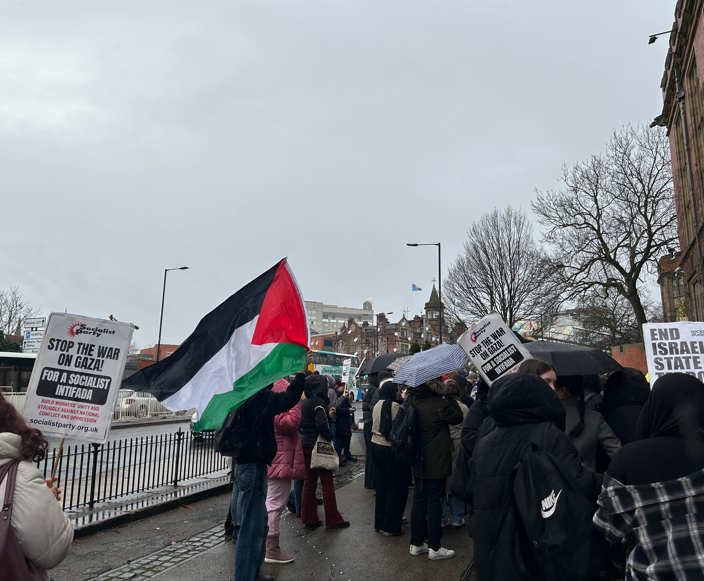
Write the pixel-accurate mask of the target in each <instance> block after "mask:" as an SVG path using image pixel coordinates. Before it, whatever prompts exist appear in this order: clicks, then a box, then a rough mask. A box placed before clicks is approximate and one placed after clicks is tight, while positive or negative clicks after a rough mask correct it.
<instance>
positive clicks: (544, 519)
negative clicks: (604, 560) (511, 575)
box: [511, 424, 596, 580]
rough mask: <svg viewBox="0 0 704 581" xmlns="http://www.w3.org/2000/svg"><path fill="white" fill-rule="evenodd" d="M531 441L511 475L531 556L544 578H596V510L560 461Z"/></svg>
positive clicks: (515, 498) (517, 506)
mask: <svg viewBox="0 0 704 581" xmlns="http://www.w3.org/2000/svg"><path fill="white" fill-rule="evenodd" d="M549 427H550V424H545V426H544V430H543V432H542V442H541V444H537V443H536V442H534V441H531V445H530V447H529V449H528V452H527V453H526V455H525V456H524V457H523V458H522V459H521V460H520V461H519V463H518V464H517V465H516V467H515V468H514V470H513V473H512V476H511V485H512V489H513V500H514V502H515V505H514V506H515V509H516V512H517V517H518V520H519V524H520V523H522V524H523V527H522V528H523V530H522V533H523V536H524V542H525V541H527V545H528V546H527V547H525V549H526V552H530V554H532V556H533V558H534V560H535V564H536V565H537V567H538V569H539V570H540V576H541V578H543V579H556V580H557V579H590V578H593V577H594V567H595V566H596V564H595V563H594V562H593V547H594V541H593V535H594V526H593V525H592V516H593V515H594V512H595V507H594V506H593V505H592V503H591V502H590V501H589V500H588V499H587V498H586V497H585V496H584V495H583V494H582V493H581V492H580V491H579V490H578V489H577V487H576V486H575V484H574V481H573V480H572V478H571V477H570V475H569V474H567V472H566V471H565V469H564V467H563V466H562V463H561V462H560V461H559V460H558V459H557V458H555V456H553V455H552V454H551V453H549V452H546V451H545V448H546V446H545V442H546V437H547V431H548V429H549Z"/></svg>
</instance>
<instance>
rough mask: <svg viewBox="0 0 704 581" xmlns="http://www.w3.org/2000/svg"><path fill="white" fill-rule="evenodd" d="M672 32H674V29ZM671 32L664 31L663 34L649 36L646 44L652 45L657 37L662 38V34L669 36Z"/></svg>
mask: <svg viewBox="0 0 704 581" xmlns="http://www.w3.org/2000/svg"><path fill="white" fill-rule="evenodd" d="M672 30H674V28H673V29H672ZM672 30H666V31H665V32H658V33H657V34H651V35H650V36H649V37H648V44H653V43H654V42H655V41H656V40H657V39H658V36H662V35H663V34H670V33H671V32H672Z"/></svg>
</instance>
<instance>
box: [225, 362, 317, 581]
mask: <svg viewBox="0 0 704 581" xmlns="http://www.w3.org/2000/svg"><path fill="white" fill-rule="evenodd" d="M309 353H310V352H309ZM309 359H310V358H308V360H307V363H310V360H309ZM305 382H306V376H305V367H304V368H303V369H302V370H301V371H300V372H299V373H297V374H296V376H295V378H294V379H293V381H292V382H291V383H290V384H289V386H288V387H287V388H286V391H283V392H274V391H272V389H271V388H272V387H273V385H271V386H267V387H266V388H265V389H263V390H261V391H259V392H257V393H256V394H254V395H253V396H252V397H250V398H249V399H248V400H247V401H246V402H244V404H242V412H241V416H242V418H244V419H245V420H246V422H247V425H248V427H249V428H250V430H251V432H250V436H248V440H249V441H251V442H255V444H254V445H253V446H251V447H249V448H248V449H243V450H242V452H241V453H240V455H239V457H238V458H236V459H235V462H236V464H235V477H236V479H237V484H238V485H239V488H240V503H241V506H242V524H241V525H240V534H239V536H238V537H237V554H236V556H235V581H266V580H268V579H271V577H267V576H264V575H260V574H259V567H260V566H261V563H262V559H263V558H264V554H265V551H266V546H265V545H266V539H267V534H268V532H269V526H268V523H267V519H268V512H267V510H266V496H267V484H268V474H267V472H268V471H267V467H268V466H271V462H272V460H273V459H274V457H275V456H276V436H275V435H274V418H275V417H276V416H277V415H279V414H282V413H284V412H287V411H288V410H290V409H291V408H293V407H294V406H295V405H296V404H297V403H298V402H299V401H301V395H302V394H303V388H304V387H305Z"/></svg>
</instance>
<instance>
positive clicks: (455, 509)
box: [442, 494, 464, 523]
mask: <svg viewBox="0 0 704 581" xmlns="http://www.w3.org/2000/svg"><path fill="white" fill-rule="evenodd" d="M448 504H449V505H450V521H451V522H453V523H460V522H462V517H463V516H464V502H462V501H461V500H460V499H459V498H457V497H456V496H455V495H454V494H446V495H445V496H443V497H442V522H443V523H446V522H447V505H448Z"/></svg>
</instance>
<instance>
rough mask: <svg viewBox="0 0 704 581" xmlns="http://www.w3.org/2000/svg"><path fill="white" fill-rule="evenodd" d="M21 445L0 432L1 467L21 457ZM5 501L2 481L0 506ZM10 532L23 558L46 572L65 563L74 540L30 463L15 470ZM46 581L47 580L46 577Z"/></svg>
mask: <svg viewBox="0 0 704 581" xmlns="http://www.w3.org/2000/svg"><path fill="white" fill-rule="evenodd" d="M21 443H22V440H21V438H20V436H18V435H17V434H12V433H10V432H0V466H3V465H4V464H7V463H8V462H10V461H12V460H15V459H19V458H20V446H21ZM4 499H5V481H4V480H3V482H2V484H0V504H1V503H2V502H3V501H4ZM12 530H13V531H14V533H15V536H16V537H17V540H18V541H19V543H20V546H21V547H22V550H23V551H24V555H25V557H27V559H29V560H30V561H32V563H34V565H35V566H36V567H37V568H39V569H41V570H44V571H45V572H46V570H47V569H51V568H53V567H56V566H57V565H58V564H59V563H61V561H63V560H64V558H65V557H66V555H67V554H68V550H69V547H70V546H71V542H72V541H73V527H72V526H71V521H70V520H69V518H68V517H67V516H66V515H65V514H64V512H63V510H61V504H60V503H58V502H57V501H56V498H54V495H53V494H52V492H51V490H49V488H48V487H47V485H46V484H45V483H44V478H43V476H42V474H41V472H39V470H37V468H36V466H35V465H34V464H33V463H32V462H28V461H23V462H20V465H19V466H18V469H17V481H16V483H15V498H14V501H13V507H12ZM46 579H47V580H48V579H49V575H48V574H46Z"/></svg>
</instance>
